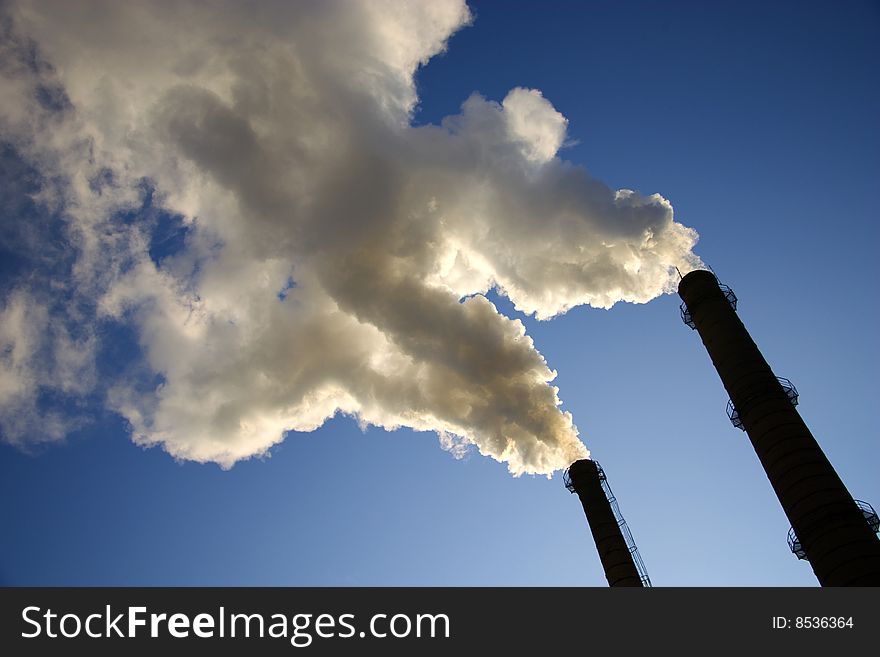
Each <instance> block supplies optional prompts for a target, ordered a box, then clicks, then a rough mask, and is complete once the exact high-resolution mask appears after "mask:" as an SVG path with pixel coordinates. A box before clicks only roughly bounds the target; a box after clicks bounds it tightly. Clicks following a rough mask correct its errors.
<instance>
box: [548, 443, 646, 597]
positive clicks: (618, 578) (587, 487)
mask: <svg viewBox="0 0 880 657" xmlns="http://www.w3.org/2000/svg"><path fill="white" fill-rule="evenodd" d="M565 487H566V488H568V490H570V491H571V492H572V493H577V495H578V497H579V498H580V500H581V504H582V505H583V507H584V513H585V514H586V515H587V521H588V522H589V523H590V531H591V532H592V533H593V540H594V541H595V542H596V550H597V551H598V552H599V559H600V560H601V562H602V568H604V569H605V577H606V579H607V580H608V585H609V586H650V585H651V580H650V579H648V573H647V571H646V570H645V566H644V564H643V563H642V560H641V557H639V553H638V549H637V548H636V544H635V542H634V541H633V538H632V534H630V531H629V528H628V527H627V525H626V521H625V520H624V519H623V516H621V515H620V509H619V508H618V506H617V500H616V498H615V497H614V494H613V493H612V492H611V487H610V486H609V485H608V480H607V478H606V477H605V472H604V471H603V470H602V468H601V466H600V465H599V464H598V463H596V462H595V461H591V460H589V459H581V460H580V461H575V462H574V463H572V464H571V466H569V468H568V470H567V471H566V473H565Z"/></svg>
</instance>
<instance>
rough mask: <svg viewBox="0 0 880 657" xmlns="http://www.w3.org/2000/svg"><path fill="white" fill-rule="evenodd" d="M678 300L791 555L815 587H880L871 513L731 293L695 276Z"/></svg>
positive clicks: (704, 275) (879, 548)
mask: <svg viewBox="0 0 880 657" xmlns="http://www.w3.org/2000/svg"><path fill="white" fill-rule="evenodd" d="M678 293H679V296H681V298H682V299H683V300H684V303H683V304H682V307H681V309H682V319H683V320H684V321H685V323H686V324H688V325H689V326H691V328H695V329H696V330H697V331H698V332H699V334H700V338H702V340H703V344H704V345H705V346H706V350H707V351H708V352H709V356H710V357H711V358H712V363H713V364H714V365H715V369H716V370H717V371H718V375H719V376H720V377H721V382H722V383H723V384H724V387H725V388H726V389H727V392H728V394H729V395H730V403H729V405H728V413H729V416H730V419H731V421H732V422H733V423H734V425H735V426H738V427H740V428H742V429H743V430H744V431H745V432H746V433H747V434H748V436H749V439H750V440H751V441H752V445H753V446H754V448H755V452H756V453H757V455H758V458H759V459H760V461H761V464H762V465H763V466H764V470H765V471H766V473H767V477H768V479H769V480H770V484H771V485H772V486H773V489H774V490H775V491H776V495H777V497H778V498H779V501H780V503H781V504H782V508H783V510H784V511H785V514H786V515H787V516H788V519H789V520H790V521H791V525H792V536H791V539H793V540H791V541H790V545H791V547H792V551H793V552H795V553H796V554H798V556H802V557H806V558H807V559H808V560H809V562H810V565H811V566H812V568H813V572H814V573H815V574H816V577H817V578H818V580H819V583H820V584H821V585H822V586H868V585H873V586H876V585H880V540H878V539H877V536H876V535H875V533H874V530H873V528H872V527H871V526H870V525H869V522H870V518H869V519H868V521H867V522H866V518H868V516H869V513H868V512H867V511H866V510H865V507H867V509H870V507H869V506H868V505H864V506H863V507H860V506H857V504H856V501H855V500H853V498H852V496H851V495H850V493H849V491H848V490H847V489H846V486H844V484H843V482H842V481H841V480H840V477H839V476H838V475H837V472H835V471H834V468H833V467H832V466H831V463H830V462H829V461H828V459H827V457H826V456H825V454H824V452H822V449H821V448H820V447H819V445H818V443H817V442H816V439H815V438H813V435H812V434H811V433H810V430H809V429H808V428H807V425H806V424H805V423H804V421H803V419H801V416H800V414H799V413H798V412H797V410H796V409H795V407H794V405H795V403H796V402H797V392H796V391H795V390H794V387H793V386H791V385H790V384H789V383H788V381H786V380H784V379H778V378H777V377H776V376H775V375H774V374H773V371H772V370H771V369H770V366H769V365H768V364H767V361H765V360H764V357H763V356H762V355H761V352H760V351H759V350H758V347H757V346H756V345H755V343H754V342H753V341H752V338H751V336H750V335H749V333H748V331H747V330H746V328H745V326H744V325H743V323H742V322H741V321H740V319H739V317H738V316H737V314H736V297H735V296H734V295H733V292H732V291H731V290H730V289H729V288H727V287H725V286H721V285H719V283H718V280H717V278H716V277H715V276H714V275H713V274H712V273H710V272H708V271H702V270H697V271H692V272H691V273H689V274H688V275H687V276H685V277H684V278H683V279H682V281H681V283H680V284H679V286H678ZM870 513H873V509H870ZM874 517H876V515H875V516H874ZM795 547H796V548H797V549H795Z"/></svg>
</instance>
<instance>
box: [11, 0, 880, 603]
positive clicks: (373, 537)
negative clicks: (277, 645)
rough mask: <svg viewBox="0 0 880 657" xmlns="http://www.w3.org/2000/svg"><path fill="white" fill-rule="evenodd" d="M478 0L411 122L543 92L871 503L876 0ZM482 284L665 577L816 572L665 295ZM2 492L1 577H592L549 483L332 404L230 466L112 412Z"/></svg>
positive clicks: (717, 580)
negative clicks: (563, 295) (331, 413)
mask: <svg viewBox="0 0 880 657" xmlns="http://www.w3.org/2000/svg"><path fill="white" fill-rule="evenodd" d="M471 6H472V7H473V9H474V14H475V16H476V20H475V22H474V24H473V25H472V26H471V27H469V28H466V29H465V30H463V31H461V32H460V33H459V34H457V35H456V36H454V37H453V38H452V40H451V41H450V44H449V50H448V52H447V53H446V54H444V55H442V56H440V57H438V58H436V59H435V60H433V61H431V62H430V63H429V64H428V66H427V67H426V68H425V69H424V70H422V71H421V72H420V74H419V77H418V82H419V92H420V98H421V104H420V110H419V112H418V114H417V116H416V122H418V123H431V122H438V121H439V120H440V119H441V118H442V117H443V116H445V115H448V114H452V113H456V112H457V111H458V108H459V106H460V105H461V103H462V102H463V101H464V99H465V98H467V96H468V95H470V94H471V93H472V92H479V93H481V94H482V95H484V96H485V97H487V98H490V99H493V100H501V99H502V98H503V97H504V96H505V95H506V93H507V91H508V90H509V89H510V88H512V87H515V86H525V87H534V88H538V89H541V90H542V92H543V94H544V96H545V97H546V98H548V99H549V100H550V101H551V102H552V103H553V104H554V105H555V107H556V108H557V109H558V110H559V111H560V112H562V113H563V114H564V115H565V116H566V117H567V118H568V119H569V138H570V139H571V140H572V141H573V142H575V143H574V145H571V146H569V147H568V148H566V149H564V150H563V151H562V152H561V154H560V155H561V156H562V157H564V158H565V159H569V160H571V161H573V162H575V163H577V164H582V165H584V166H586V167H587V169H588V170H589V171H590V172H591V173H592V174H593V175H594V176H596V177H597V178H599V179H601V180H603V181H605V182H607V183H608V184H609V185H611V186H612V187H615V188H617V187H626V188H632V189H636V190H639V191H640V192H642V193H646V194H650V193H654V192H659V193H661V194H663V195H664V196H665V197H666V198H668V199H669V200H670V201H671V202H672V203H673V205H674V206H675V210H676V218H677V220H679V221H681V222H683V223H685V224H686V225H689V226H692V227H694V228H695V229H696V230H697V231H698V232H699V233H700V235H701V241H700V243H699V244H698V246H697V249H696V250H697V253H698V254H699V255H700V256H701V257H702V258H703V259H704V260H705V262H707V263H708V264H709V265H711V266H712V267H713V268H714V269H715V271H716V272H717V273H718V275H719V276H720V278H721V279H722V281H723V282H725V283H727V284H729V285H730V286H731V287H733V289H734V290H735V291H736V293H737V295H738V296H739V299H740V305H739V313H740V317H741V318H742V319H743V321H744V322H745V324H746V326H747V327H748V328H749V329H750V331H751V333H752V336H753V337H754V338H755V340H756V342H757V343H758V345H759V347H760V348H761V349H762V351H763V353H764V355H765V356H766V357H767V360H768V361H769V362H770V364H771V365H772V366H773V367H774V370H775V371H776V373H777V374H779V375H781V376H786V377H788V378H790V379H791V380H792V381H793V382H794V383H795V384H796V385H797V387H798V389H799V390H800V392H801V405H800V407H799V409H800V411H801V413H802V415H803V417H804V419H805V420H806V421H807V423H808V425H809V426H810V427H811V429H812V430H813V432H814V434H815V435H816V437H817V439H818V440H819V442H820V444H821V445H822V447H823V448H824V449H825V451H826V453H827V455H828V456H829V458H830V460H831V462H832V463H833V464H834V465H835V467H836V468H837V470H838V472H839V474H840V475H841V477H842V478H843V480H844V482H845V483H846V484H847V485H848V487H849V489H850V491H851V492H852V494H853V495H854V497H856V498H859V499H864V500H867V501H869V502H872V503H874V504H875V506H878V505H880V482H878V479H877V477H876V464H877V461H878V458H880V446H878V441H877V429H876V427H877V420H876V416H875V414H874V413H873V405H874V403H875V400H874V397H875V391H876V381H875V378H874V376H875V373H876V371H877V370H878V366H880V351H878V346H877V343H876V338H875V333H876V328H875V327H876V326H877V324H878V320H880V317H878V303H877V292H876V289H877V288H876V286H877V283H878V280H880V278H878V259H877V256H876V248H877V246H876V245H877V243H878V228H877V222H876V215H877V213H876V210H875V207H874V206H875V204H876V199H877V180H878V179H880V125H878V121H877V117H878V116H880V82H878V78H877V75H876V70H877V65H878V63H880V10H878V7H877V5H876V3H868V2H864V3H862V2H846V3H832V2H825V3H808V2H791V3H785V2H774V3H750V2H736V3H701V2H676V3H659V2H645V3H634V2H614V3H612V2H590V3H586V2H584V3H562V2H559V3H537V2H534V3H531V2H530V3H526V2H517V3H513V2H474V3H471ZM13 178H16V176H6V177H5V178H4V180H6V181H7V182H6V185H7V189H5V190H4V193H5V194H7V195H10V196H16V195H17V197H19V198H20V197H22V194H23V193H24V192H25V191H26V190H24V189H22V188H21V187H20V186H19V187H16V186H15V185H13V184H12V183H11V182H10V181H11V180H12V179H13ZM19 178H20V176H19ZM22 203H23V205H21V208H23V209H22V210H21V213H22V214H21V215H20V216H19V217H18V219H19V220H20V222H23V221H26V220H27V218H28V214H27V213H28V212H29V211H30V210H28V209H27V208H26V204H24V201H22ZM7 207H8V206H7ZM165 221H168V218H165ZM172 223H173V222H172ZM11 225H12V224H10V223H9V218H7V219H6V223H4V230H11V229H8V228H7V227H8V226H11ZM8 234H9V233H7V235H8ZM172 234H173V231H171V232H170V233H169V235H172ZM172 247H173V239H172V241H171V243H170V246H168V247H167V248H172ZM0 271H2V272H3V275H4V277H7V276H8V277H10V278H9V279H8V280H11V276H12V275H13V273H14V272H11V271H9V270H7V269H3V270H0ZM5 288H6V285H4V286H3V289H5ZM492 299H493V301H495V302H496V303H497V304H498V305H499V307H500V308H501V309H502V310H503V311H504V312H505V313H506V314H508V315H509V316H516V317H520V318H521V319H522V320H523V322H524V323H525V324H526V326H527V329H528V333H529V334H530V335H531V336H532V337H533V338H534V340H535V343H536V346H537V347H538V349H539V350H540V351H541V352H542V353H543V354H544V356H545V357H546V359H547V361H548V362H549V364H550V366H551V367H552V368H554V369H556V370H557V371H558V373H559V376H558V379H557V380H556V385H558V386H559V387H560V396H561V398H562V400H563V402H564V407H565V408H566V409H567V410H570V411H571V412H572V413H573V414H574V417H575V422H576V423H577V425H578V427H579V428H580V430H581V434H582V437H583V438H584V440H585V442H586V443H587V444H588V446H589V447H590V449H591V450H592V452H593V456H594V457H595V458H596V459H597V460H598V461H599V462H600V463H601V464H602V465H603V467H604V468H605V470H606V472H607V474H608V476H609V481H610V483H611V485H612V487H613V488H614V491H615V493H616V494H617V497H618V500H619V502H620V505H621V508H622V511H623V513H624V515H625V516H626V519H627V521H628V523H629V525H630V528H631V529H632V531H633V534H634V536H635V539H636V541H637V543H638V545H639V548H640V551H641V553H642V556H643V558H644V560H645V562H646V564H647V567H648V570H649V573H650V575H651V578H652V580H653V581H654V584H655V585H666V586H676V585H722V586H739V585H795V586H797V585H806V586H811V585H815V584H816V582H815V579H814V578H813V576H812V573H811V571H810V569H809V566H808V565H807V564H805V563H804V562H798V561H797V560H796V559H795V558H794V557H793V556H792V555H791V554H790V553H789V552H788V549H787V546H786V543H785V537H786V532H787V531H788V523H787V521H786V519H785V517H784V515H783V513H782V511H781V509H780V508H779V505H778V502H777V501H776V499H775V496H774V495H773V493H772V491H771V489H770V486H769V484H768V482H767V480H766V478H765V476H764V474H763V472H762V470H761V468H760V466H759V464H758V461H757V458H756V457H755V455H754V452H753V451H752V449H751V447H750V445H749V443H748V441H747V439H746V436H745V435H744V434H742V433H741V432H740V431H738V430H736V429H734V428H733V427H732V426H731V425H730V424H729V422H728V420H727V417H726V415H725V412H724V408H725V403H726V401H727V399H726V395H725V393H724V390H723V388H722V387H721V384H720V382H719V381H718V378H717V375H716V374H715V372H714V370H713V369H712V367H711V363H710V362H709V358H708V356H707V355H706V353H705V351H704V350H703V348H702V345H701V343H700V341H699V337H698V336H697V335H696V333H694V332H692V331H691V330H690V329H688V328H687V327H686V326H684V325H683V324H682V323H681V321H680V319H679V317H678V302H679V301H678V299H677V298H676V297H672V296H666V297H662V298H660V299H657V300H655V301H653V302H651V303H649V304H647V305H644V306H633V305H628V304H620V305H618V306H616V307H615V308H613V309H612V310H610V311H601V310H594V309H590V308H578V309H575V310H574V311H571V312H569V313H568V314H567V315H565V316H563V317H560V318H557V319H555V320H552V321H550V322H537V321H535V320H534V319H532V318H529V317H525V316H522V315H521V314H519V313H517V312H516V311H515V310H513V308H512V307H511V306H510V304H509V303H508V302H507V301H506V300H505V299H501V298H498V297H497V296H495V295H493V296H492ZM115 342H116V344H117V345H118V350H119V351H118V357H119V358H120V359H122V360H124V356H125V350H126V349H129V348H131V344H130V343H129V342H127V341H126V340H125V336H122V335H119V336H117V337H116V339H115ZM0 485H2V493H3V496H2V499H3V502H2V504H0V527H2V531H0V581H2V583H4V584H29V585H68V584H79V585H89V584H120V585H133V584H142V585H143V584H147V585H152V584H165V585H176V584H233V585H243V584H252V585H276V584H277V585H446V584H450V585H452V584H456V585H597V586H601V585H604V583H605V580H604V577H603V575H602V572H601V569H600V566H599V562H598V558H597V556H596V553H595V550H594V548H593V546H592V543H591V540H590V537H589V533H588V530H587V526H586V521H585V519H584V518H583V514H582V511H581V509H580V506H579V504H578V503H577V500H576V499H575V498H573V497H570V496H569V495H568V493H567V492H566V491H565V489H564V488H563V487H562V483H561V481H560V478H559V477H555V478H553V479H552V480H547V479H545V478H539V477H529V476H524V477H521V478H519V479H513V478H511V477H510V475H509V474H508V473H507V471H506V468H505V467H504V466H503V465H501V464H499V463H496V462H494V461H491V460H489V459H486V458H483V457H480V456H479V455H478V454H476V453H473V454H471V455H470V456H469V457H467V458H466V459H465V460H463V461H456V460H454V459H453V458H452V457H451V456H450V455H449V454H448V453H447V452H444V451H442V450H441V449H440V448H439V447H438V445H437V441H436V438H435V436H434V435H433V434H429V433H415V432H411V431H408V430H398V431H396V432H394V433H387V432H384V431H382V430H379V429H373V428H371V429H369V430H367V431H365V432H362V431H361V430H360V429H359V428H358V427H357V425H356V424H355V422H354V421H353V420H351V419H347V418H343V417H337V418H336V419H334V420H332V421H330V422H328V423H327V424H326V425H325V426H324V427H323V428H321V429H319V430H318V431H315V432H313V433H311V434H298V433H294V434H291V435H290V436H289V437H288V438H287V439H286V440H285V442H284V443H282V444H281V445H279V446H278V447H276V448H274V449H273V450H272V456H271V458H266V459H262V460H252V461H247V462H242V463H239V464H237V465H236V466H235V467H233V468H232V469H231V470H230V471H222V470H220V469H219V468H218V467H217V466H215V465H198V464H195V463H191V462H187V463H178V462H175V461H174V460H173V459H172V458H171V457H169V456H168V455H167V454H165V453H164V452H161V451H160V450H158V449H151V450H143V449H141V448H139V447H136V446H134V445H133V444H132V443H131V442H130V441H129V439H128V435H127V432H126V428H125V427H124V426H123V423H122V421H121V420H120V419H118V418H116V417H113V416H109V415H108V416H104V417H101V418H99V420H98V421H97V422H95V423H93V424H91V425H89V426H87V427H85V428H84V429H82V430H80V431H78V432H77V433H76V434H75V435H73V436H71V437H70V438H69V440H68V441H67V443H66V444H64V445H61V446H56V447H52V448H49V449H45V450H42V451H40V453H38V454H35V455H25V454H22V453H20V452H19V451H17V450H15V449H13V448H12V447H9V446H7V445H3V446H0Z"/></svg>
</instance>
